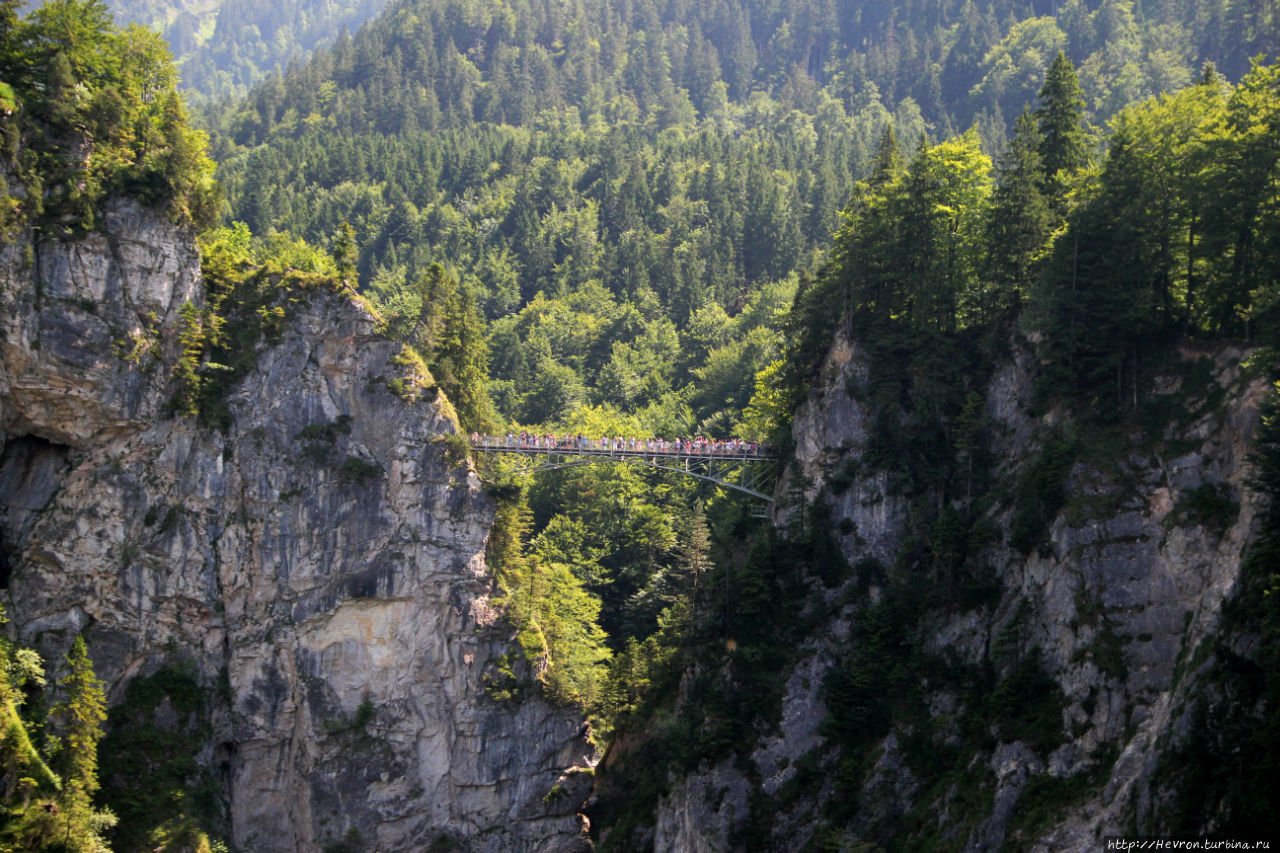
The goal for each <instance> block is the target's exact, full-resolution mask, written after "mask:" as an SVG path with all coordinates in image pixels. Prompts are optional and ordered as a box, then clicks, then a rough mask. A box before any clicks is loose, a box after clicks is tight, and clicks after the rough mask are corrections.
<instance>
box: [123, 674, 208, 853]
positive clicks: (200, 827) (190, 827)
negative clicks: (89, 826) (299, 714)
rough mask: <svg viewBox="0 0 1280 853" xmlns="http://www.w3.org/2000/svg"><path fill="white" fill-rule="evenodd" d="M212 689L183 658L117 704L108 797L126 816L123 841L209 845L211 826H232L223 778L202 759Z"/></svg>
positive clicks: (138, 845) (132, 845)
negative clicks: (208, 698)
mask: <svg viewBox="0 0 1280 853" xmlns="http://www.w3.org/2000/svg"><path fill="white" fill-rule="evenodd" d="M206 690H207V688H206V687H205V686H204V685H202V684H201V682H200V677H199V674H198V673H197V672H196V669H195V666H194V665H193V664H192V663H191V662H189V661H181V662H178V663H175V664H169V665H166V666H164V667H161V668H160V669H159V670H157V671H156V672H155V673H154V674H153V675H149V676H143V677H139V678H135V679H133V680H132V681H130V682H129V685H128V687H127V688H126V689H125V694H124V698H123V700H122V701H121V702H120V703H119V704H118V705H116V706H115V707H113V708H112V709H111V711H110V714H109V718H108V721H107V726H108V733H107V736H106V737H105V738H104V739H103V741H102V754H103V764H102V781H103V790H102V800H103V801H104V802H106V803H107V804H108V805H109V806H110V807H111V808H112V810H113V811H114V812H115V813H116V814H117V815H118V816H119V818H120V822H119V824H118V825H117V826H116V828H115V831H114V832H113V833H112V835H111V841H112V845H113V846H114V847H115V848H116V849H120V850H142V849H146V850H162V851H174V853H176V851H179V850H193V849H205V848H208V846H209V841H208V837H207V834H208V833H210V832H222V831H225V828H226V825H227V824H226V804H225V803H224V802H223V801H222V795H221V791H220V785H219V783H218V781H217V779H216V778H215V776H214V774H213V772H212V771H211V770H210V769H209V768H207V767H202V766H201V765H200V764H199V763H198V761H197V757H198V755H199V753H200V752H201V751H202V750H203V749H204V748H205V744H206V742H207V739H208V737H209V736H210V733H211V728H210V721H209V708H208V704H207V698H206V695H207V694H206ZM201 845H203V847H202V846H201Z"/></svg>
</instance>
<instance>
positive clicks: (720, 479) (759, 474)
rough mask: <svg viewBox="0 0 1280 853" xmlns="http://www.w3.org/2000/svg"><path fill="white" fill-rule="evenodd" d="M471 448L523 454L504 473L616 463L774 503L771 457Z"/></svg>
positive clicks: (490, 454) (492, 454)
mask: <svg viewBox="0 0 1280 853" xmlns="http://www.w3.org/2000/svg"><path fill="white" fill-rule="evenodd" d="M472 448H473V449H474V450H475V451H476V452H477V453H480V454H482V455H483V456H485V457H486V458H493V457H499V456H506V457H522V458H523V459H522V462H521V463H517V464H518V467H515V468H510V469H508V470H506V471H504V472H503V473H504V474H523V473H527V472H532V471H556V470H559V469H562V468H572V467H576V466H579V465H598V464H601V463H607V462H614V463H622V464H626V465H636V466H638V467H641V468H652V469H654V470H657V471H672V472H674V473H676V474H684V475H685V476H688V477H696V478H697V479H699V480H706V481H707V482H710V483H715V484H716V485H718V486H723V487H724V488H726V489H732V490H734V491H738V492H742V493H743V494H746V495H750V496H751V497H753V498H755V499H757V500H760V501H764V502H765V503H773V495H771V494H770V493H769V491H771V489H772V484H773V477H774V462H775V461H776V459H775V458H774V457H772V456H762V455H759V454H746V453H742V454H720V455H716V454H709V455H708V454H691V453H675V452H663V451H656V450H595V449H579V448H532V447H522V448H514V447H504V446H497V447H494V446H486V445H483V444H475V445H473V446H472Z"/></svg>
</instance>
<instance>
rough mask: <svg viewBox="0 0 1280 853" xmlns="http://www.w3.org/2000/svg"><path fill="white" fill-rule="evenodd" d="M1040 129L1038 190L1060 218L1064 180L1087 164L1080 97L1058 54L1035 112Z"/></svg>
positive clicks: (1064, 58)
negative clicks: (1040, 171)
mask: <svg viewBox="0 0 1280 853" xmlns="http://www.w3.org/2000/svg"><path fill="white" fill-rule="evenodd" d="M1035 117H1036V121H1037V122H1039V129H1040V168H1041V170H1042V172H1043V175H1044V178H1043V180H1042V184H1041V189H1042V190H1043V191H1044V194H1045V196H1047V197H1048V198H1049V199H1050V202H1051V203H1052V204H1053V205H1054V207H1055V209H1056V211H1057V212H1058V213H1059V214H1060V215H1061V214H1062V213H1063V211H1064V208H1063V199H1062V196H1063V193H1064V192H1065V188H1066V183H1067V179H1068V178H1070V177H1071V176H1072V175H1074V174H1075V173H1076V172H1078V171H1080V170H1081V169H1083V168H1084V167H1085V166H1087V165H1088V164H1089V148H1088V139H1087V137H1086V135H1085V128H1084V93H1083V92H1081V90H1080V80H1079V78H1078V77H1077V76H1076V70H1075V67H1074V66H1072V64H1071V60H1069V59H1067V55H1066V54H1065V53H1063V52H1062V51H1058V55H1057V56H1055V57H1054V58H1053V62H1051V63H1050V64H1049V70H1048V71H1046V72H1045V78H1044V86H1043V87H1041V89H1040V106H1038V107H1037V108H1036V111H1035Z"/></svg>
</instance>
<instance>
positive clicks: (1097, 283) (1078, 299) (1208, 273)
mask: <svg viewBox="0 0 1280 853" xmlns="http://www.w3.org/2000/svg"><path fill="white" fill-rule="evenodd" d="M1278 79H1280V71H1277V69H1276V68H1275V67H1266V66H1255V67H1254V69H1253V70H1252V71H1251V72H1250V73H1249V74H1248V75H1247V76H1246V77H1245V79H1244V80H1243V81H1242V82H1241V83H1240V85H1239V86H1237V87H1234V88H1232V87H1229V86H1226V85H1225V84H1224V83H1222V82H1221V81H1220V80H1218V79H1216V78H1212V77H1209V78H1206V80H1205V82H1201V83H1199V84H1197V85H1194V86H1190V87H1188V88H1187V89H1184V90H1182V91H1180V92H1178V93H1176V94H1173V95H1168V96H1161V97H1159V98H1156V99H1153V100H1150V101H1146V102H1143V103H1141V104H1137V105H1134V106H1132V107H1129V108H1127V109H1125V110H1123V111H1122V112H1121V113H1120V114H1118V115H1117V116H1116V118H1115V119H1114V121H1113V125H1112V126H1113V132H1112V136H1111V139H1110V144H1109V148H1108V152H1107V157H1106V160H1105V162H1104V164H1103V166H1102V168H1101V170H1100V171H1099V172H1097V173H1096V174H1093V175H1090V176H1089V177H1088V178H1087V179H1086V180H1085V181H1084V183H1083V185H1082V186H1081V187H1079V188H1078V189H1077V190H1076V191H1075V192H1076V196H1077V198H1078V203H1077V204H1076V206H1075V207H1074V208H1073V209H1072V210H1071V211H1070V212H1069V214H1068V217H1067V227H1066V232H1065V233H1064V234H1062V235H1061V236H1060V237H1058V239H1057V240H1056V241H1055V243H1054V247H1053V251H1052V253H1051V255H1050V257H1049V259H1048V261H1047V263H1046V266H1045V271H1044V274H1043V276H1041V278H1040V280H1039V282H1038V283H1037V285H1036V286H1035V287H1034V288H1033V290H1032V294H1031V295H1032V299H1031V305H1030V310H1029V312H1028V318H1027V319H1028V326H1029V327H1031V328H1032V329H1034V330H1035V331H1037V332H1038V333H1039V334H1040V335H1042V336H1043V338H1044V340H1043V342H1042V344H1041V346H1040V350H1041V357H1042V359H1044V360H1045V361H1046V362H1047V367H1046V369H1045V370H1044V371H1043V373H1042V378H1043V385H1044V387H1045V388H1046V389H1049V388H1052V389H1054V394H1055V395H1064V394H1066V395H1070V394H1075V395H1078V396H1081V397H1086V399H1087V398H1088V397H1094V398H1095V399H1098V402H1101V401H1102V400H1107V406H1108V408H1112V409H1114V408H1118V407H1126V408H1136V407H1137V406H1138V405H1139V402H1140V401H1139V399H1138V398H1139V391H1140V389H1139V383H1138V376H1139V375H1140V374H1141V372H1142V368H1143V363H1144V361H1149V360H1150V358H1151V354H1152V351H1153V350H1156V349H1157V348H1158V345H1160V344H1161V343H1162V342H1167V341H1168V339H1169V338H1170V337H1171V336H1172V334H1175V333H1187V332H1190V333H1194V334H1201V335H1242V334H1248V333H1250V331H1251V329H1252V328H1254V327H1256V328H1257V329H1258V330H1259V331H1261V330H1262V329H1263V328H1266V329H1270V328H1271V326H1272V324H1273V323H1274V319H1275V316H1274V313H1273V308H1274V306H1275V305H1276V304H1277V301H1276V298H1275V294H1276V292H1277V291H1276V282H1275V280H1274V276H1273V275H1271V274H1270V273H1265V272H1263V271H1264V270H1267V269H1270V270H1274V269H1275V268H1276V263H1277V259H1278V258H1280V255H1277V250H1278V249H1280V244H1278V243H1277V241H1276V240H1274V239H1273V235H1274V233H1275V231H1276V227H1275V222H1274V221H1273V220H1274V214H1275V211H1276V210H1277V209H1280V207H1278V206H1277V202H1276V194H1275V186H1274V182H1272V181H1270V180H1269V179H1268V178H1267V177H1265V176H1267V175H1272V174H1274V172H1275V170H1276V168H1277V164H1278V163H1280V159H1278V158H1280V155H1277V153H1276V152H1275V151H1274V149H1273V148H1272V147H1268V146H1265V145H1262V144H1260V141H1259V140H1260V137H1259V135H1258V134H1265V133H1271V132H1273V131H1268V130H1264V128H1280V85H1278V84H1277V82H1276V81H1277V80H1278ZM1246 105H1247V106H1246ZM1246 113H1247V117H1246ZM1273 138H1274V137H1273ZM1099 398H1100V399H1099Z"/></svg>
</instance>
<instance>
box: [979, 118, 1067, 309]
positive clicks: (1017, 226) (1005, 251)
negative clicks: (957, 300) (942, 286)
mask: <svg viewBox="0 0 1280 853" xmlns="http://www.w3.org/2000/svg"><path fill="white" fill-rule="evenodd" d="M1040 144H1041V138H1040V131H1039V128H1037V127H1036V123H1035V120H1034V119H1033V117H1032V115H1031V111H1030V109H1029V108H1024V109H1023V111H1022V115H1021V116H1019V117H1018V121H1017V125H1016V129H1015V131H1014V136H1013V140H1012V141H1011V142H1010V143H1009V147H1008V148H1007V149H1006V150H1005V152H1004V154H1003V155H1002V156H1001V158H1000V165H999V169H998V171H999V177H998V181H997V184H996V189H995V192H994V193H993V194H992V198H991V215H990V217H989V218H988V220H987V273H988V275H987V277H988V280H989V281H990V282H991V285H992V290H993V291H994V292H992V293H989V294H988V293H984V294H983V295H982V298H981V300H980V304H979V305H978V306H977V309H978V314H979V316H980V317H982V318H983V319H989V318H990V317H992V316H993V315H994V314H995V313H997V312H999V311H1001V310H1003V309H1004V308H1005V307H1007V306H1009V305H1017V304H1018V303H1019V302H1020V301H1021V299H1022V296H1023V294H1025V293H1026V292H1027V288H1028V287H1030V285H1031V282H1032V279H1033V278H1034V276H1035V273H1036V270H1037V268H1038V266H1039V262H1040V259H1041V257H1042V255H1043V253H1044V252H1045V249H1046V243H1047V241H1048V239H1049V232H1050V229H1051V213H1050V211H1049V205H1048V202H1047V201H1046V200H1045V197H1044V195H1043V193H1041V191H1040V177H1041V174H1042V171H1041V168H1042V164H1041V159H1040Z"/></svg>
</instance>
